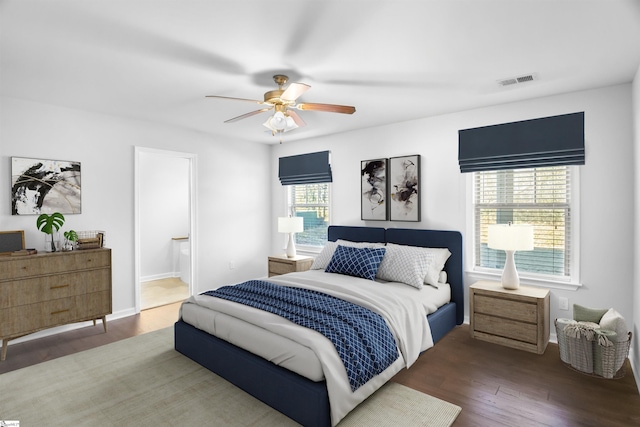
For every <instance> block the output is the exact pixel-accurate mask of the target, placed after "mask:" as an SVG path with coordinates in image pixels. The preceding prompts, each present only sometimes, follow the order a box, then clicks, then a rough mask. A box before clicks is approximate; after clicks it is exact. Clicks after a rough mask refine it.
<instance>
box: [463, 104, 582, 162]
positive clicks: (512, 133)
mask: <svg viewBox="0 0 640 427" xmlns="http://www.w3.org/2000/svg"><path fill="white" fill-rule="evenodd" d="M458 163H459V164H460V172H463V173H464V172H477V171H484V170H502V169H519V168H535V167H543V166H560V165H565V166H566V165H584V112H580V113H572V114H564V115H560V116H552V117H544V118H540V119H533V120H525V121H521V122H512V123H504V124H500V125H493V126H484V127H479V128H473V129H463V130H459V131H458Z"/></svg>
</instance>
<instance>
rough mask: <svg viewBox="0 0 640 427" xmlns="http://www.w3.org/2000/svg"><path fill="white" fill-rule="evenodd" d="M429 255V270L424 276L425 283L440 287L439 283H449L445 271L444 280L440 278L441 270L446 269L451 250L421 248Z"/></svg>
mask: <svg viewBox="0 0 640 427" xmlns="http://www.w3.org/2000/svg"><path fill="white" fill-rule="evenodd" d="M420 249H422V250H424V251H425V252H426V253H427V254H428V256H429V271H428V272H427V274H426V275H425V276H424V283H425V285H431V286H433V287H434V288H437V287H438V283H447V276H446V273H445V276H444V281H442V280H440V272H442V270H443V269H444V265H445V264H446V262H447V260H448V259H449V257H450V256H451V252H449V249H447V248H420Z"/></svg>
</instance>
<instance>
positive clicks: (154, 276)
mask: <svg viewBox="0 0 640 427" xmlns="http://www.w3.org/2000/svg"><path fill="white" fill-rule="evenodd" d="M173 277H180V272H179V271H173V272H171V271H170V272H168V273H160V274H151V275H149V276H144V277H140V282H141V283H144V282H151V281H153V280H162V279H171V278H173Z"/></svg>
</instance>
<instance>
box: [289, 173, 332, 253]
mask: <svg viewBox="0 0 640 427" xmlns="http://www.w3.org/2000/svg"><path fill="white" fill-rule="evenodd" d="M288 187H289V212H291V215H292V216H299V217H303V218H304V231H303V232H302V233H296V234H295V239H296V245H308V246H324V244H325V243H327V229H328V228H329V183H321V184H303V185H291V186H288Z"/></svg>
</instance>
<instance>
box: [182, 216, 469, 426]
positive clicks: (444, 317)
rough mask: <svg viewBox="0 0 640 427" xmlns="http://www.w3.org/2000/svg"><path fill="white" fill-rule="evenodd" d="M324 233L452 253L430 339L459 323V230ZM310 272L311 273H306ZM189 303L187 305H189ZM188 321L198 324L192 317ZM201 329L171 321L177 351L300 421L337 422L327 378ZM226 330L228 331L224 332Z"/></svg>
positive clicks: (334, 239)
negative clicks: (447, 296)
mask: <svg viewBox="0 0 640 427" xmlns="http://www.w3.org/2000/svg"><path fill="white" fill-rule="evenodd" d="M328 233H329V234H328V240H329V241H330V242H337V241H338V240H346V241H350V242H369V243H384V244H395V245H403V246H417V247H428V248H447V249H448V250H449V251H450V253H451V255H450V257H449V258H448V259H447V261H446V264H445V265H444V272H445V273H446V279H447V280H446V281H447V282H448V285H449V289H450V300H449V302H446V303H445V304H444V305H442V306H440V307H439V308H438V309H437V310H436V311H434V312H432V313H430V314H428V315H427V316H426V318H427V320H428V325H429V329H430V335H431V338H432V342H433V343H435V342H437V341H439V340H440V339H441V338H442V337H443V336H444V335H446V334H447V332H449V331H450V330H451V329H453V328H454V327H455V326H456V325H460V324H462V322H463V318H464V303H463V298H464V291H463V264H462V236H461V234H460V233H459V232H457V231H440V230H416V229H399V228H398V229H396V228H393V229H384V228H379V227H350V226H331V227H329V232H328ZM291 274H293V275H295V274H304V273H291ZM313 274H315V275H318V274H320V273H317V272H316V273H313ZM313 274H311V273H310V276H312V275H313ZM324 274H329V273H324ZM284 276H289V275H284ZM279 278H280V279H279ZM271 279H273V281H274V282H276V283H277V280H286V279H287V278H286V277H280V276H278V278H271ZM271 279H270V280H271ZM185 304H187V302H185ZM193 305H194V304H191V305H190V306H189V308H191V307H192V306H193ZM184 306H185V305H183V307H184ZM181 313H182V312H181ZM192 317H193V316H192ZM192 323H196V324H197V322H193V321H192ZM201 328H202V326H201V325H198V327H196V326H194V325H192V324H190V323H188V322H187V321H185V319H184V318H183V316H182V315H181V317H180V319H179V320H178V322H176V324H175V348H176V350H177V351H179V352H180V353H182V354H184V355H186V356H187V357H189V358H191V359H192V360H194V361H196V362H198V363H199V364H201V365H203V366H204V367H206V368H207V369H209V370H211V371H212V372H214V373H216V374H218V375H220V376H221V377H223V378H225V379H226V380H228V381H229V382H231V383H233V384H235V385H236V386H238V387H240V388H241V389H243V390H244V391H246V392H247V393H249V394H251V395H253V396H254V397H256V398H258V399H259V400H261V401H263V402H264V403H266V404H268V405H269V406H271V407H273V408H275V409H277V410H278V411H280V412H282V413H283V414H285V415H287V416H288V417H290V418H292V419H293V420H295V421H297V422H298V423H300V424H302V425H305V426H330V425H332V424H335V423H336V422H337V421H336V420H335V414H334V420H333V422H332V407H331V405H330V400H331V399H330V396H329V391H328V390H330V389H331V384H329V385H328V384H327V381H325V380H318V379H316V380H311V379H309V378H308V376H307V377H306V376H303V375H301V374H299V373H297V372H294V371H293V370H290V369H287V368H286V367H283V366H278V365H277V364H274V363H272V362H271V361H269V360H266V359H264V358H263V357H260V356H256V355H255V354H253V353H252V352H250V351H247V350H245V349H244V348H241V347H240V346H237V345H234V344H232V343H231V342H233V339H228V338H227V337H226V336H225V338H227V339H221V338H218V337H216V336H214V335H212V334H210V333H208V332H206V331H205V330H203V329H206V328H202V329H201ZM227 334H229V333H228V332H227ZM222 335H224V334H222ZM236 335H238V334H236ZM229 341H231V342H229ZM389 369H391V368H389ZM394 372H395V371H394ZM385 381H386V380H385ZM372 382H373V381H372ZM380 385H381V384H380ZM334 402H335V397H334Z"/></svg>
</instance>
